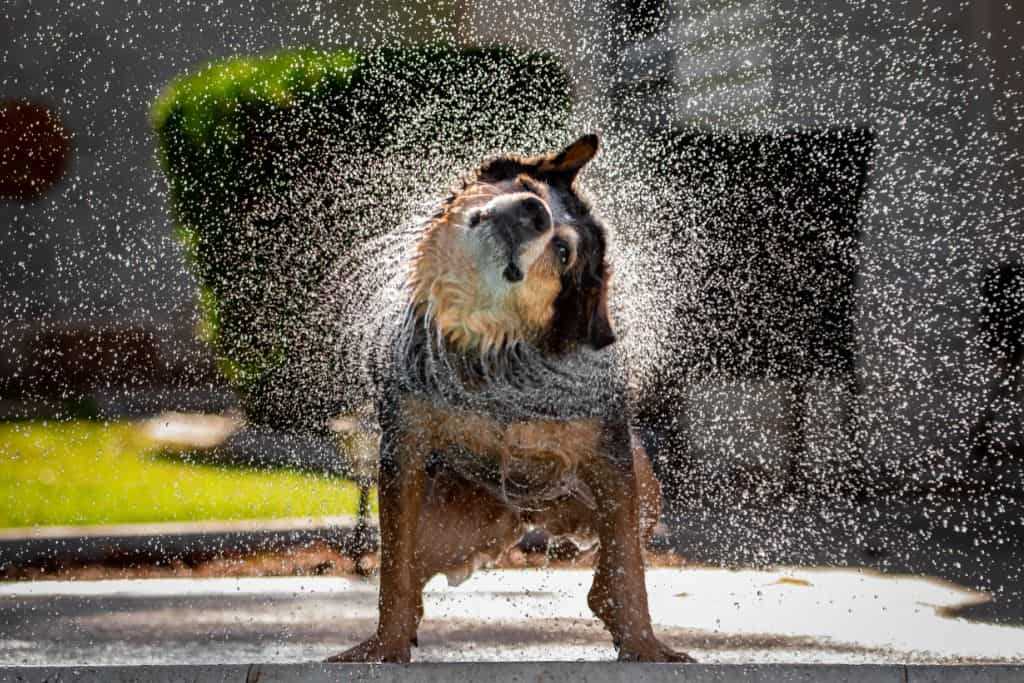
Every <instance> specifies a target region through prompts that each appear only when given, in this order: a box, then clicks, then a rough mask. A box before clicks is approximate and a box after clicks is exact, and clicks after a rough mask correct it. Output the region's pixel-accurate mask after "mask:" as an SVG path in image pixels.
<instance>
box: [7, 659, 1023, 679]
mask: <svg viewBox="0 0 1024 683" xmlns="http://www.w3.org/2000/svg"><path fill="white" fill-rule="evenodd" d="M65 680H75V681H86V682H90V681H96V682H97V683H99V682H103V683H108V682H109V683H121V682H128V681H139V682H143V681H146V682H151V681H161V682H164V681H166V682H170V681H195V682H196V683H213V682H216V683H256V682H257V681H258V682H259V683H287V682H289V681H310V682H312V683H319V682H323V683H326V682H328V681H359V680H373V681H380V682H382V683H387V682H389V681H424V682H434V681H436V682H438V683H440V682H441V681H451V682H453V683H459V682H460V681H467V682H468V681H484V680H486V681H490V682H492V683H497V682H499V681H510V682H511V681H515V682H518V683H524V682H525V681H544V682H545V683H561V682H563V681H564V682H569V681H579V680H585V681H589V682H591V683H612V682H614V683H619V682H620V681H621V682H625V681H630V682H636V683H662V682H663V681H664V682H666V683H667V682H668V681H671V682H672V683H703V682H705V681H707V682H711V681H715V682H716V683H725V682H727V681H728V682H731V681H739V682H744V683H783V682H785V683H793V682H795V681H806V682H807V683H812V682H814V683H839V682H845V683H861V682H863V683H868V682H872V683H873V682H878V683H966V682H968V681H971V682H979V683H980V682H981V681H986V682H987V681H991V682H993V683H1011V681H1013V682H1016V681H1020V680H1024V666H1003V665H998V666H997V665H973V666H972V665H963V666H904V665H898V664H894V665H872V664H860V665H845V664H842V665H835V664H751V665H735V664H625V663H619V662H517V663H497V662H486V663H459V664H441V663H437V664H251V665H245V664H234V665H231V664H225V665H182V666H111V667H89V666H83V667H0V682H7V681H10V682H12V683H13V682H15V681H17V682H19V683H43V682H44V681H47V682H50V681H65Z"/></svg>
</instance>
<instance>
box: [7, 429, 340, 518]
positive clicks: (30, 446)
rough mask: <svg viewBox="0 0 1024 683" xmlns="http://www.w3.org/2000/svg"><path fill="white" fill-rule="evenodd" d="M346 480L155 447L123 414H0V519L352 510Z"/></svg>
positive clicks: (282, 514)
mask: <svg viewBox="0 0 1024 683" xmlns="http://www.w3.org/2000/svg"><path fill="white" fill-rule="evenodd" d="M357 499H358V491H357V489H356V487H355V485H354V484H352V483H351V482H348V481H343V480H338V479H330V478H326V477H319V476H314V475H308V474H301V473H296V472H286V471H274V472H263V471H254V470H244V469H234V468H221V467H216V466H209V465H195V464H189V463H185V462H179V461H176V460H174V459H172V458H167V457H162V456H161V455H160V454H159V452H158V451H157V449H156V447H155V446H154V444H153V443H151V442H150V441H149V440H148V439H147V438H146V437H145V435H144V434H143V433H142V432H141V430H140V429H139V428H138V427H136V426H135V425H133V424H131V423H112V424H103V423H98V422H85V421H79V422H63V423H53V422H51V423H44V422H19V423H8V424H0V527H20V526H35V525H72V524H117V523H127V522H168V521H187V520H228V519H265V518H272V517H298V516H307V515H311V516H321V515H336V514H354V513H355V511H356V504H357Z"/></svg>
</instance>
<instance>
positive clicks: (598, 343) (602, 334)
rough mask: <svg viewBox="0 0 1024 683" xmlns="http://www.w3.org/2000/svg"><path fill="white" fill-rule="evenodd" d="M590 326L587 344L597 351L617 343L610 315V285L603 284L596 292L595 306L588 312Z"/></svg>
mask: <svg viewBox="0 0 1024 683" xmlns="http://www.w3.org/2000/svg"><path fill="white" fill-rule="evenodd" d="M587 317H588V319H589V323H590V324H589V325H588V329H587V343H588V344H589V345H590V346H591V347H592V348H593V349H595V350H600V349H603V348H604V347H606V346H610V345H612V344H614V343H615V331H614V330H613V329H612V321H611V317H610V316H609V315H608V285H607V283H604V284H602V286H601V287H600V289H597V290H596V291H595V296H594V304H593V306H592V307H591V309H590V310H589V311H588V316H587Z"/></svg>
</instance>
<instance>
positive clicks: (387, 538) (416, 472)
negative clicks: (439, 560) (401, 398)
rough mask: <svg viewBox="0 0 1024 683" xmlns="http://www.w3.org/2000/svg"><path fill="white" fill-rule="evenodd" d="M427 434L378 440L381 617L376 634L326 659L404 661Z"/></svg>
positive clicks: (414, 621)
mask: <svg viewBox="0 0 1024 683" xmlns="http://www.w3.org/2000/svg"><path fill="white" fill-rule="evenodd" d="M426 442H427V439H426V435H424V434H417V433H416V432H415V431H409V430H402V431H397V430H396V431H391V430H388V431H386V432H385V434H384V435H382V438H381V451H380V456H381V457H380V483H379V488H378V500H379V507H380V538H381V550H380V555H381V563H380V597H379V600H378V604H379V608H380V616H379V620H378V624H377V633H375V634H374V635H373V636H371V637H370V638H368V639H367V640H365V641H364V642H362V643H360V644H359V645H357V646H355V647H354V648H352V649H350V650H347V651H345V652H342V653H341V654H339V655H335V656H334V657H331V658H329V659H328V660H327V661H329V662H408V661H409V648H410V644H411V642H412V641H413V640H414V639H415V637H416V629H417V626H418V621H419V615H418V596H417V593H418V591H419V590H420V585H419V583H418V577H417V576H415V561H414V560H415V557H414V555H415V548H416V528H417V526H418V523H419V518H420V507H421V503H422V500H423V490H424V485H425V478H426V473H425V471H424V465H425V455H426Z"/></svg>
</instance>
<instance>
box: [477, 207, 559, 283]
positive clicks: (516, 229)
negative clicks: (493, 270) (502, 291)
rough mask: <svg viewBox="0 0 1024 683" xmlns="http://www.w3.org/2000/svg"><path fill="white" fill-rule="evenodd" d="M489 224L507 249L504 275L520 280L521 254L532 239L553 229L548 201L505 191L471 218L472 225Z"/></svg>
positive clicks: (516, 280) (509, 279)
mask: <svg viewBox="0 0 1024 683" xmlns="http://www.w3.org/2000/svg"><path fill="white" fill-rule="evenodd" d="M483 223H486V224H487V225H488V226H489V228H490V230H491V234H492V235H493V236H494V238H495V239H496V241H497V242H498V244H500V245H501V247H502V248H504V249H505V250H506V253H505V254H504V256H505V258H506V259H507V263H508V265H507V266H505V269H504V270H503V271H502V276H503V277H504V278H505V279H506V280H507V281H509V282H519V281H521V280H522V279H523V278H524V277H525V275H524V273H523V268H522V267H521V266H520V263H519V256H520V253H521V252H522V251H523V247H524V246H525V245H526V244H528V243H529V242H531V241H533V240H535V239H537V238H539V237H542V236H544V235H545V234H546V233H547V232H549V231H550V230H551V228H552V224H553V223H552V220H551V211H550V210H549V209H548V207H547V204H545V203H544V202H543V200H541V199H540V198H539V197H537V196H536V195H533V194H530V193H528V192H519V193H515V194H506V195H502V196H500V197H496V198H495V199H492V200H491V201H490V202H488V203H487V205H486V206H484V207H483V208H482V209H480V213H479V214H476V215H474V216H473V217H471V219H470V224H471V225H478V224H483Z"/></svg>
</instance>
